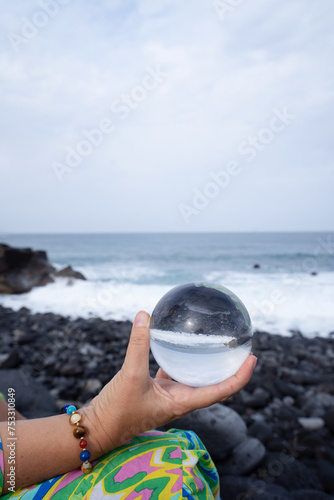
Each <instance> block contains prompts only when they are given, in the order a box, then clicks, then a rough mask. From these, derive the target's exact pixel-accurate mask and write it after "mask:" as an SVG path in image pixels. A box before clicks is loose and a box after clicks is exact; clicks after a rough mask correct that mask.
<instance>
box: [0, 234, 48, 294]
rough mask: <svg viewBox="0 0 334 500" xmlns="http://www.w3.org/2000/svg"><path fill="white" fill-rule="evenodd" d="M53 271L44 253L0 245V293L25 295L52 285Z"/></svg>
mask: <svg viewBox="0 0 334 500" xmlns="http://www.w3.org/2000/svg"><path fill="white" fill-rule="evenodd" d="M53 271H54V267H53V266H52V265H51V264H50V262H49V261H48V257H47V254H46V252H44V251H42V250H32V249H31V248H14V247H10V246H9V245H5V244H4V243H0V293H2V294H14V293H25V292H29V291H30V290H31V289H32V288H33V287H34V286H44V285H47V284H48V283H52V282H53V279H52V277H51V276H50V274H51V273H52V272H53Z"/></svg>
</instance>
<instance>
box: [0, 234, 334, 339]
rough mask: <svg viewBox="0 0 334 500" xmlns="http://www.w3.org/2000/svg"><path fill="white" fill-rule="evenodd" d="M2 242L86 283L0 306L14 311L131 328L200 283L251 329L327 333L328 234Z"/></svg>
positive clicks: (331, 247)
mask: <svg viewBox="0 0 334 500" xmlns="http://www.w3.org/2000/svg"><path fill="white" fill-rule="evenodd" d="M0 241H1V242H4V243H7V244H10V245H13V246H19V247H31V248H33V249H36V250H46V251H47V253H48V257H49V260H50V262H51V263H52V264H53V265H54V266H55V267H57V268H62V267H64V266H67V265H71V266H72V267H73V268H74V269H75V270H78V271H81V272H82V273H83V274H84V275H85V277H86V278H87V281H82V280H74V281H72V283H71V284H69V283H68V280H67V279H66V278H57V280H56V282H55V283H53V284H50V285H47V286H46V287H41V288H34V289H33V290H32V291H31V292H29V293H26V294H22V295H12V296H0V304H2V305H4V306H7V307H12V308H13V309H15V310H16V309H19V308H20V307H22V306H25V307H28V308H29V309H30V310H31V311H32V312H55V313H59V314H62V315H66V316H71V317H73V318H75V317H78V316H82V317H85V318H88V317H92V316H99V317H101V318H104V319H116V320H125V319H129V320H131V321H132V320H133V318H134V316H135V314H136V312H137V311H139V310H140V309H145V310H146V311H148V312H150V313H151V312H152V310H153V308H154V306H155V304H156V303H157V301H158V300H159V299H160V298H161V297H162V295H164V293H166V292H167V291H168V290H170V289H171V288H172V287H173V286H175V285H178V284H181V283H187V282H190V281H207V282H212V283H219V284H221V285H223V286H225V287H227V288H229V289H230V290H232V291H233V292H234V293H236V294H237V295H238V296H239V297H240V299H241V300H242V301H243V302H244V304H245V305H246V307H247V309H248V311H249V314H250V316H251V318H252V323H253V327H254V329H257V330H265V331H268V332H270V333H279V334H283V335H290V334H291V331H294V330H299V331H301V332H302V333H303V334H304V335H305V336H308V337H313V336H316V335H319V336H328V334H329V333H330V332H332V331H334V314H333V311H334V233H320V232H319V233H197V234H178V233H175V234H166V233H161V234H53V235H51V234H50V235H47V234H43V235H42V234H38V235H37V234H35V235H34V234H31V235H29V234H24V235H23V234H21V235H14V234H11V235H8V234H7V235H0ZM254 265H258V266H259V267H256V268H255V267H254Z"/></svg>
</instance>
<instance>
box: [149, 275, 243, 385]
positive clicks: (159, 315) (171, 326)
mask: <svg viewBox="0 0 334 500" xmlns="http://www.w3.org/2000/svg"><path fill="white" fill-rule="evenodd" d="M150 333H151V350H152V353H153V355H154V357H155V359H156V361H157V363H158V364H159V366H161V368H162V369H163V370H164V371H165V372H166V373H167V374H168V375H169V376H170V377H172V378H173V379H174V380H177V381H178V382H182V383H183V384H187V385H191V386H194V387H199V386H204V385H211V384H215V383H217V382H221V381H222V380H225V379H226V378H228V377H230V376H231V375H234V374H235V373H236V371H237V370H238V369H239V368H240V366H241V365H242V363H243V362H244V361H245V359H246V358H247V356H248V355H249V353H250V351H251V347H252V344H251V338H252V325H251V320H250V317H249V314H248V311H247V309H246V307H245V306H244V304H243V303H242V302H241V300H240V299H239V298H238V297H237V296H236V295H235V294H234V293H233V292H231V291H230V290H228V289H227V288H224V287H223V286H220V285H214V284H210V283H204V282H194V283H187V284H185V285H179V286H177V287H175V288H173V289H172V290H170V291H169V292H168V293H166V294H165V295H164V296H163V297H162V298H161V299H160V300H159V302H158V303H157V305H156V306H155V308H154V311H153V313H152V316H151V324H150Z"/></svg>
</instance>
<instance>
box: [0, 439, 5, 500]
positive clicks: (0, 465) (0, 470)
mask: <svg viewBox="0 0 334 500" xmlns="http://www.w3.org/2000/svg"><path fill="white" fill-rule="evenodd" d="M3 477H4V463H3V450H2V441H1V436H0V496H1V495H2V490H3Z"/></svg>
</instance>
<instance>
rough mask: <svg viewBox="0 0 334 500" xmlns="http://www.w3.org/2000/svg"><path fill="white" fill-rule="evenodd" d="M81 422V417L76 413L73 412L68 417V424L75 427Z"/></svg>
mask: <svg viewBox="0 0 334 500" xmlns="http://www.w3.org/2000/svg"><path fill="white" fill-rule="evenodd" d="M80 420H81V415H80V413H78V412H77V411H74V412H73V413H72V415H71V416H70V424H72V425H75V424H78V423H79V422H80Z"/></svg>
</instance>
